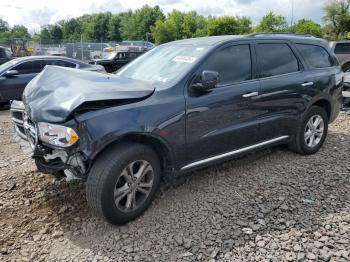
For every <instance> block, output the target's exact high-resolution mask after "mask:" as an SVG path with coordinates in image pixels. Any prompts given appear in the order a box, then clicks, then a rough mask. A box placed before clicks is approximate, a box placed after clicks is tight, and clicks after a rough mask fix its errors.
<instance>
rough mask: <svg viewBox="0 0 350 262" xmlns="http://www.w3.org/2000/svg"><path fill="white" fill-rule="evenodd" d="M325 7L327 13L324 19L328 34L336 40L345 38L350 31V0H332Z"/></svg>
mask: <svg viewBox="0 0 350 262" xmlns="http://www.w3.org/2000/svg"><path fill="white" fill-rule="evenodd" d="M323 9H324V11H325V13H326V14H325V15H324V17H323V20H324V22H325V24H326V26H325V30H326V33H327V34H328V36H329V37H330V38H333V39H335V40H337V39H339V38H344V37H345V35H346V33H347V32H348V31H350V14H349V9H350V0H330V1H329V2H328V3H327V4H326V5H325V6H324V8H323Z"/></svg>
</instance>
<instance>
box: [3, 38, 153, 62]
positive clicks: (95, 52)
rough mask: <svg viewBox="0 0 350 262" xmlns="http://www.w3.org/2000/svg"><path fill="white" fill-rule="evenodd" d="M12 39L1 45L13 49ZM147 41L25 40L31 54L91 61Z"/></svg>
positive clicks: (144, 46)
mask: <svg viewBox="0 0 350 262" xmlns="http://www.w3.org/2000/svg"><path fill="white" fill-rule="evenodd" d="M11 43H12V42H11V41H9V40H6V41H4V40H1V39H0V46H4V47H7V48H9V49H11ZM145 43H147V42H145V41H127V42H97V41H96V42H79V41H77V42H69V43H62V42H60V43H45V44H43V43H40V42H33V41H28V42H25V48H26V49H27V50H29V51H30V52H29V53H30V54H31V55H54V56H66V57H70V58H75V59H79V60H82V61H89V60H91V59H98V58H103V57H105V56H108V55H109V53H110V52H112V51H113V50H116V49H118V48H120V47H123V46H125V45H128V47H130V46H133V47H134V48H135V49H137V50H140V49H147V48H148V47H147V46H146V45H145Z"/></svg>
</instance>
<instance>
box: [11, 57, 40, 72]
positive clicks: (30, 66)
mask: <svg viewBox="0 0 350 262" xmlns="http://www.w3.org/2000/svg"><path fill="white" fill-rule="evenodd" d="M44 66H45V65H44V63H43V61H41V60H36V61H28V62H24V63H22V64H20V65H18V66H15V67H14V68H13V70H17V71H18V72H19V73H20V74H33V73H39V72H41V70H43V68H44Z"/></svg>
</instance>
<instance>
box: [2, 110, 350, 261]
mask: <svg viewBox="0 0 350 262" xmlns="http://www.w3.org/2000/svg"><path fill="white" fill-rule="evenodd" d="M161 188H162V190H161V192H160V193H159V194H158V195H157V197H156V199H155V201H154V203H153V204H152V206H151V207H150V208H149V209H148V211H146V213H145V214H144V215H143V216H142V217H140V218H139V219H137V220H136V221H134V222H132V223H129V224H128V225H126V226H112V225H109V224H107V223H106V222H104V221H102V220H100V219H97V218H96V217H94V216H93V215H91V214H90V212H89V210H88V209H87V205H86V201H85V195H84V194H85V192H84V184H83V183H81V182H75V183H69V184H68V183H66V182H63V181H55V180H54V179H53V178H51V177H48V176H45V175H42V174H40V173H38V172H37V171H36V169H35V166H34V165H33V162H32V161H31V160H29V159H27V158H26V157H25V156H24V154H22V152H21V151H20V150H19V148H18V147H17V145H16V144H15V143H14V142H13V140H12V125H11V124H10V122H9V112H8V111H7V110H2V111H0V214H1V216H0V227H1V232H0V260H1V261H16V260H18V261H132V260H135V261H193V260H200V261H202V260H203V261H216V260H219V261H308V260H309V261H349V260H350V116H349V115H345V114H341V115H340V117H339V118H338V120H337V121H336V122H335V123H334V124H333V125H332V126H331V127H330V133H329V136H328V139H327V141H326V144H325V146H324V147H323V148H322V150H321V151H320V152H319V153H318V154H316V155H312V156H299V155H296V154H294V153H292V152H289V151H288V150H287V149H285V148H283V147H279V148H274V149H271V150H264V151H261V152H259V153H256V154H251V155H249V156H246V157H244V158H241V159H238V160H235V161H230V162H227V163H225V164H221V165H217V166H214V167H211V168H208V169H204V170H201V171H198V172H196V173H193V174H190V175H188V176H186V177H185V178H183V179H181V183H180V185H178V186H177V187H176V188H173V187H168V186H167V185H165V183H163V184H162V187H161Z"/></svg>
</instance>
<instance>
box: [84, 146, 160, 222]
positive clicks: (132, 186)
mask: <svg viewBox="0 0 350 262" xmlns="http://www.w3.org/2000/svg"><path fill="white" fill-rule="evenodd" d="M160 176H161V168H160V163H159V159H158V157H157V155H156V154H155V153H154V151H153V150H152V149H150V148H149V147H147V146H144V145H140V144H136V143H125V144H123V145H119V146H117V147H113V148H109V149H107V150H106V151H105V152H103V153H102V154H101V155H100V156H99V157H98V159H97V160H96V161H95V163H94V165H93V167H92V169H91V171H90V173H89V176H88V180H87V184H86V197H87V202H88V205H89V206H90V208H91V209H92V210H93V211H94V213H96V214H97V215H98V216H99V217H102V218H105V219H106V220H107V221H108V222H110V223H112V224H125V223H127V222H129V221H131V220H133V219H135V218H137V217H139V216H140V215H141V214H142V213H143V212H144V211H145V210H146V209H147V208H148V206H149V205H150V204H151V202H152V200H153V198H154V195H155V193H156V190H157V188H158V186H159V182H160Z"/></svg>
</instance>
